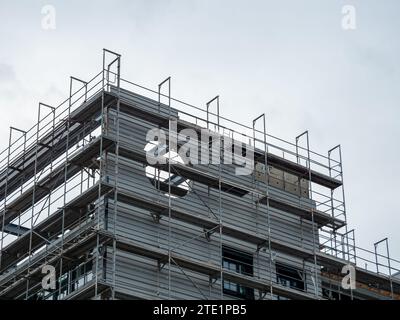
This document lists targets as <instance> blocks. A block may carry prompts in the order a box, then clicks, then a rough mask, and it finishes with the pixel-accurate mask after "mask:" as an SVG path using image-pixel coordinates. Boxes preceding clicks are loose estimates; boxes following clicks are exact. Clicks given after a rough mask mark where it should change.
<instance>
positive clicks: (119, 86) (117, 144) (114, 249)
mask: <svg viewBox="0 0 400 320" xmlns="http://www.w3.org/2000/svg"><path fill="white" fill-rule="evenodd" d="M116 59H117V115H116V118H117V119H116V120H117V121H116V127H117V128H116V135H117V137H116V145H115V185H114V228H113V257H112V259H113V267H112V272H113V276H112V279H113V283H112V297H111V298H112V299H113V300H114V299H115V284H116V263H117V240H116V234H117V218H118V188H119V185H118V181H119V145H120V143H119V139H120V136H119V135H120V91H121V83H120V79H121V56H120V55H118V56H117V58H116ZM114 62H115V60H114V61H113V62H112V63H114ZM112 63H111V64H112ZM111 64H110V65H109V68H110V66H111Z"/></svg>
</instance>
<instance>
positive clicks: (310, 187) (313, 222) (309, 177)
mask: <svg viewBox="0 0 400 320" xmlns="http://www.w3.org/2000/svg"><path fill="white" fill-rule="evenodd" d="M302 136H306V144H307V171H308V181H309V182H308V183H309V195H310V200H312V199H313V195H312V182H311V155H310V140H309V136H308V130H306V131H304V132H303V133H302V134H300V135H298V136H297V137H296V153H297V157H298V143H299V139H300V138H301V137H302ZM314 210H315V209H314V208H311V228H312V236H313V256H314V277H315V284H314V293H315V298H317V299H318V296H319V285H318V270H317V254H316V248H317V247H319V241H318V242H317V239H316V234H315V233H316V231H315V226H316V225H315V221H314Z"/></svg>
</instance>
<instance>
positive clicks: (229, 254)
mask: <svg viewBox="0 0 400 320" xmlns="http://www.w3.org/2000/svg"><path fill="white" fill-rule="evenodd" d="M222 264H223V267H224V269H226V270H231V271H233V272H237V273H241V274H244V275H248V276H253V256H252V255H250V254H247V253H244V252H240V251H238V250H235V249H231V248H227V247H223V248H222ZM223 287H224V293H226V294H229V295H231V296H235V297H239V298H243V299H248V300H250V299H254V289H252V288H247V287H244V286H242V285H240V284H237V283H235V282H232V281H228V280H224V281H223Z"/></svg>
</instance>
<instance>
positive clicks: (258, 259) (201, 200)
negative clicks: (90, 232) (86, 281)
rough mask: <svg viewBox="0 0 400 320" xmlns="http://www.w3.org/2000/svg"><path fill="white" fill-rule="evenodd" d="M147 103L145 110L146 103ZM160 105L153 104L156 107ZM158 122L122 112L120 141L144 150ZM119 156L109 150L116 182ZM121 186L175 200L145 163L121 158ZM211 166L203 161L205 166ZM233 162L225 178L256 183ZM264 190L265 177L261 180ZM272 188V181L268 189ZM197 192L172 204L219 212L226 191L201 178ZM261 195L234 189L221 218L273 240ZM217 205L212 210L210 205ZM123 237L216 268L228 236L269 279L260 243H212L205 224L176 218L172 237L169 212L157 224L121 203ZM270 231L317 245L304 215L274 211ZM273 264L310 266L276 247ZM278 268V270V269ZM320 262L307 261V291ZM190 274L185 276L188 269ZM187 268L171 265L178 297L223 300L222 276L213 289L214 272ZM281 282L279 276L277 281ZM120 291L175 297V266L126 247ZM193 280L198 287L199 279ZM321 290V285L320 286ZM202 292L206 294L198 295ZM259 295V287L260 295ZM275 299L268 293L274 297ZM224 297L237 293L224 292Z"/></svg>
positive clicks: (288, 196)
mask: <svg viewBox="0 0 400 320" xmlns="http://www.w3.org/2000/svg"><path fill="white" fill-rule="evenodd" d="M141 107H145V106H143V105H141ZM153 107H154V106H153ZM114 117H115V111H110V115H109V130H108V132H107V135H108V136H110V137H113V135H114V129H115V127H114V125H115V123H116V122H115V121H114V119H115V118H114ZM151 128H154V124H152V123H149V122H146V121H144V120H142V119H137V118H135V117H133V116H129V115H127V114H120V128H119V141H120V143H121V144H127V145H129V147H130V148H136V149H137V150H140V151H142V150H143V149H144V146H145V144H146V140H145V136H146V133H147V131H148V130H149V129H151ZM113 159H114V156H113V155H112V154H108V158H107V161H106V166H107V167H106V168H105V172H106V176H107V181H108V182H109V183H111V184H114V173H115V166H114V161H113ZM118 163H119V169H118V171H119V173H118V187H119V188H121V189H125V190H128V191H130V192H134V193H135V194H137V195H140V196H142V197H145V198H146V199H151V201H154V202H157V203H164V204H168V198H167V196H165V195H164V194H162V192H159V191H158V190H157V189H156V188H155V187H154V186H153V185H152V184H151V183H150V181H149V179H148V178H147V177H146V175H145V165H144V164H142V163H139V162H136V161H133V160H130V159H126V158H123V157H121V156H120V157H119V160H118ZM203 168H204V166H203ZM206 169H207V172H210V173H213V174H214V175H215V174H216V176H218V167H217V166H213V165H210V166H208V167H206ZM233 169H234V168H233V167H232V166H223V170H222V173H221V175H222V177H225V178H227V179H231V180H233V182H235V183H236V184H243V185H247V186H251V185H253V177H252V176H251V175H250V176H235V175H234V174H233ZM257 183H258V184H259V185H260V187H261V188H263V182H257ZM264 187H265V186H264ZM192 189H193V191H189V193H188V194H187V195H186V196H184V197H181V198H172V199H171V205H172V207H173V208H176V209H180V210H182V211H185V212H188V213H191V214H193V215H198V216H206V217H208V218H213V214H212V213H211V211H212V212H214V214H215V215H216V216H217V217H218V216H219V210H218V208H219V192H218V189H213V188H208V187H207V186H206V185H203V184H201V183H199V182H196V181H193V182H192ZM270 193H271V194H274V195H277V196H279V197H281V198H283V199H285V200H287V201H290V202H293V203H294V204H298V203H299V197H298V196H297V195H294V194H293V193H289V192H287V191H285V190H282V189H279V188H274V187H270ZM300 201H302V203H303V204H308V205H309V206H311V205H312V202H311V201H310V200H308V199H306V198H302V199H301V200H300ZM255 202H256V198H254V196H253V195H250V194H247V195H245V196H243V197H240V196H237V195H232V194H229V193H227V192H222V194H221V209H222V221H223V223H228V224H229V225H231V226H235V227H240V228H242V229H245V230H246V231H247V232H250V233H254V234H258V235H259V236H262V237H264V238H265V239H267V237H268V221H267V207H266V206H265V205H262V204H261V205H258V206H257V205H256V203H255ZM207 207H208V208H210V209H211V210H210V209H207ZM117 208H118V209H117V223H116V235H117V236H122V237H125V238H128V239H131V240H134V241H135V242H137V243H139V244H140V243H143V244H146V245H149V246H153V247H155V248H162V249H165V250H167V249H168V247H169V245H170V246H171V247H173V248H176V249H174V252H175V253H176V254H179V255H182V256H185V257H188V258H192V259H196V260H199V261H203V262H207V263H211V264H213V265H215V266H220V264H221V251H220V250H221V247H220V246H221V240H222V243H223V244H224V245H227V246H229V247H232V248H235V249H237V250H241V251H243V252H246V253H249V254H251V255H252V256H253V267H254V277H256V278H257V277H259V278H261V279H264V280H269V265H270V263H269V254H268V252H267V250H264V249H261V250H259V251H258V250H257V247H256V245H253V244H250V243H246V242H244V241H241V240H238V239H234V238H231V237H228V236H224V235H223V236H222V239H220V237H219V233H214V234H213V235H212V236H211V239H210V241H208V240H207V239H206V237H205V236H204V232H203V230H202V229H201V228H200V227H196V226H193V225H191V224H187V223H184V222H182V221H179V220H176V219H171V238H170V239H168V217H165V216H164V217H163V218H162V219H161V220H160V221H159V223H156V222H155V221H154V220H153V218H152V217H151V214H150V212H148V211H147V210H143V209H140V208H137V207H135V206H133V205H129V204H125V203H121V202H119V203H118V207H117ZM109 212H110V213H111V212H114V204H113V203H112V201H111V200H110V202H109ZM269 214H270V223H271V226H270V227H271V236H272V238H273V239H274V240H277V241H282V242H283V243H287V244H290V245H294V246H300V247H302V248H306V249H309V250H312V248H313V246H312V241H313V237H312V229H311V223H310V222H309V221H306V220H303V221H302V222H301V221H300V218H298V217H296V216H294V215H293V214H290V213H286V212H283V211H280V210H276V209H271V208H270V209H269ZM112 216H113V215H112V214H109V219H110V221H109V223H108V226H109V227H108V228H109V230H110V231H112V228H113V227H112V226H113V220H112V219H113V218H112ZM272 256H273V260H274V261H273V262H274V263H275V262H280V263H285V264H288V265H291V266H294V267H297V268H299V269H300V270H303V262H304V261H302V259H299V258H297V257H294V256H289V255H286V254H283V253H281V252H275V251H274V252H272ZM274 263H273V264H272V266H273V273H274V272H275V270H274ZM313 267H314V265H313V261H306V262H304V268H305V269H304V270H305V271H306V287H307V292H310V293H314V284H313V283H314V279H313V276H314V273H313ZM184 273H185V274H186V275H187V276H188V277H190V279H191V280H190V279H189V278H188V277H187V276H185V274H184ZM184 273H183V272H182V270H180V269H179V268H178V267H176V266H172V268H171V298H176V299H201V298H204V297H207V298H211V299H218V298H220V281H219V280H217V281H216V282H215V283H213V284H212V285H211V286H210V279H209V277H208V276H207V275H201V274H199V273H195V272H191V271H190V270H184ZM111 278H112V275H111V267H110V268H107V279H111ZM273 280H274V282H276V279H273ZM115 281H116V291H117V292H118V291H120V292H123V293H124V294H128V295H131V296H133V297H138V298H152V299H156V298H161V299H165V298H167V297H168V265H166V266H164V268H162V270H159V269H158V265H157V261H155V260H152V259H147V258H143V257H140V256H138V255H133V254H129V253H126V252H118V253H117V262H116V280H115ZM192 281H193V282H194V283H195V284H196V286H197V287H198V288H196V286H194V284H193V283H192ZM319 287H320V285H319ZM199 289H200V291H201V293H200V292H199ZM257 297H258V292H255V298H256V299H257ZM267 297H268V295H267ZM225 298H232V297H230V296H225Z"/></svg>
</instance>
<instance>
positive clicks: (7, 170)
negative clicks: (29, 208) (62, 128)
mask: <svg viewBox="0 0 400 320" xmlns="http://www.w3.org/2000/svg"><path fill="white" fill-rule="evenodd" d="M13 131H17V132H19V133H21V134H22V136H23V137H24V142H23V151H22V152H23V160H25V148H26V131H24V130H21V129H18V128H15V127H10V133H9V139H8V150H7V167H6V181H5V186H4V204H3V208H4V209H3V210H4V214H3V218H2V219H1V221H2V222H1V249H0V270H1V267H2V264H1V263H2V255H3V247H4V237H5V236H4V233H5V231H4V228H5V217H6V215H5V212H6V210H7V196H8V194H7V192H8V190H7V188H8V176H9V170H10V154H11V146H12V133H13ZM24 166H25V161H23V164H22V170H23V169H24ZM23 181H24V177H23V176H22V177H21V193H22V191H23ZM20 220H21V218H20V216H18V228H20V227H21V221H20Z"/></svg>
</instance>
